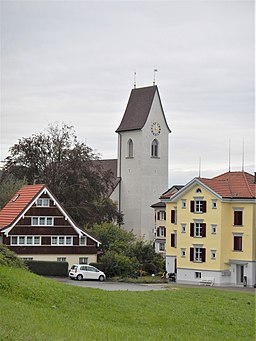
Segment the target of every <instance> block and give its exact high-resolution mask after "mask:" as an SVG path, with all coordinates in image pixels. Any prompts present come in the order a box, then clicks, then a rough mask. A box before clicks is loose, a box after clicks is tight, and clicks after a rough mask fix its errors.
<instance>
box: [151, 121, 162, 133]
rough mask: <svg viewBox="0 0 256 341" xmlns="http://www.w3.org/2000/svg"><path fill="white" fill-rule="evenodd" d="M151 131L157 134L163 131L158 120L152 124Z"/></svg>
mask: <svg viewBox="0 0 256 341" xmlns="http://www.w3.org/2000/svg"><path fill="white" fill-rule="evenodd" d="M151 133H152V134H153V135H155V136H157V135H159V134H160V133H161V126H160V124H159V123H158V122H154V123H152V124H151Z"/></svg>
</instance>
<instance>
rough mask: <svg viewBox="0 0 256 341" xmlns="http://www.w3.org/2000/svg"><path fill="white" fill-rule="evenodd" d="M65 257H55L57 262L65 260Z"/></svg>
mask: <svg viewBox="0 0 256 341" xmlns="http://www.w3.org/2000/svg"><path fill="white" fill-rule="evenodd" d="M66 261H67V258H66V257H57V262H66Z"/></svg>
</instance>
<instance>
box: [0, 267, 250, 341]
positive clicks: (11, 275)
mask: <svg viewBox="0 0 256 341" xmlns="http://www.w3.org/2000/svg"><path fill="white" fill-rule="evenodd" d="M254 331H255V302H254V295H252V294H248V293H238V292H228V291H221V290H216V289H209V290H205V289H202V288H201V289H200V288H198V289H183V288H182V289H172V290H168V291H158V292H156V291H149V292H127V291H118V292H111V291H103V290H99V289H88V288H78V287H75V286H74V287H73V286H69V285H65V284H61V283H57V282H55V281H53V280H50V279H46V278H43V277H40V276H37V275H34V274H32V273H30V272H28V271H26V270H24V269H15V268H10V267H6V266H0V340H8V341H9V340H18V341H22V340H24V341H25V340H26V341H27V340H30V341H33V340H40V341H43V340H47V341H50V340H55V341H56V340H71V341H79V340H81V341H82V340H83V341H84V340H85V341H86V340H90V341H94V340H110V341H112V340H113V341H115V340H118V341H121V340H122V341H123V340H132V341H136V340H143V341H144V340H157V341H158V340H161V341H162V340H200V341H201V340H254V338H255V334H254Z"/></svg>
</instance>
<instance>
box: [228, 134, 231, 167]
mask: <svg viewBox="0 0 256 341" xmlns="http://www.w3.org/2000/svg"><path fill="white" fill-rule="evenodd" d="M230 163H231V140H230V139H229V143H228V171H229V172H230Z"/></svg>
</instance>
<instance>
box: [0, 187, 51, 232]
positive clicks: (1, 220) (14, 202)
mask: <svg viewBox="0 0 256 341" xmlns="http://www.w3.org/2000/svg"><path fill="white" fill-rule="evenodd" d="M44 187H45V185H27V186H23V187H22V188H21V189H20V190H19V191H18V192H17V193H16V194H15V195H14V197H13V198H12V199H11V200H10V201H9V202H8V203H7V204H6V205H5V207H4V208H3V209H2V210H1V211H0V230H1V229H3V228H5V227H7V226H9V225H11V224H12V223H13V222H14V220H15V219H16V218H17V217H18V216H19V215H20V214H21V213H22V212H23V211H24V210H25V208H26V207H27V206H28V205H29V204H30V203H31V201H32V200H33V199H34V198H35V197H36V196H37V195H38V193H39V192H40V191H41V190H42V189H43V188H44Z"/></svg>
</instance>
